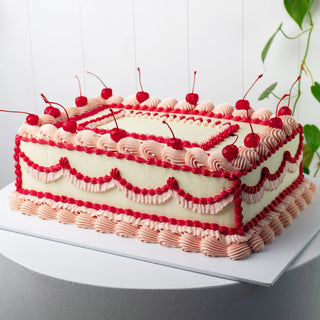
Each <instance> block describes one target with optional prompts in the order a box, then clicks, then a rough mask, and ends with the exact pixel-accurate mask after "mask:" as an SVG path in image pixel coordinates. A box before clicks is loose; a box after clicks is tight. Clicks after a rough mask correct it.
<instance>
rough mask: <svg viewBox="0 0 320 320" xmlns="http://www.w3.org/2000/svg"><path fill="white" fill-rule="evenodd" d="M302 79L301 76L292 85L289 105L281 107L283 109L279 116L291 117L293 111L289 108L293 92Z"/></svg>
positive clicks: (280, 110)
mask: <svg viewBox="0 0 320 320" xmlns="http://www.w3.org/2000/svg"><path fill="white" fill-rule="evenodd" d="M300 78H301V77H300V76H299V77H298V78H297V79H296V81H295V82H294V83H293V84H292V85H291V87H290V90H289V99H288V105H286V106H283V107H281V108H280V109H279V111H278V113H277V115H278V116H291V114H292V111H291V109H290V108H289V105H290V98H291V91H292V89H293V87H294V85H295V84H296V83H297V82H298V81H299V80H300Z"/></svg>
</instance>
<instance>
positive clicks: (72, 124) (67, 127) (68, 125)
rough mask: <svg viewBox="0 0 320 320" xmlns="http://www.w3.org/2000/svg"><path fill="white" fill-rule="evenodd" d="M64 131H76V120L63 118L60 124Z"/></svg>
mask: <svg viewBox="0 0 320 320" xmlns="http://www.w3.org/2000/svg"><path fill="white" fill-rule="evenodd" d="M62 128H63V130H64V131H67V132H70V133H75V132H76V131H77V122H76V121H74V120H70V119H69V120H65V121H64V122H63V124H62Z"/></svg>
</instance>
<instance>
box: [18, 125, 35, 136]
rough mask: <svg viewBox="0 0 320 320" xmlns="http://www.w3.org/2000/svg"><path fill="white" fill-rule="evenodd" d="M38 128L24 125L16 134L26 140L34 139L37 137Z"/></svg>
mask: <svg viewBox="0 0 320 320" xmlns="http://www.w3.org/2000/svg"><path fill="white" fill-rule="evenodd" d="M38 130H39V127H38V126H30V125H29V124H27V123H24V124H23V125H22V126H21V128H20V129H19V131H18V134H20V135H21V136H24V137H27V138H36V137H37V136H38Z"/></svg>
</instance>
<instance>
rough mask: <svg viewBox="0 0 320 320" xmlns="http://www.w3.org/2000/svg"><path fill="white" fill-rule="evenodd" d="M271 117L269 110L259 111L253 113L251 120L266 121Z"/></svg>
mask: <svg viewBox="0 0 320 320" xmlns="http://www.w3.org/2000/svg"><path fill="white" fill-rule="evenodd" d="M271 115H272V112H271V111H270V110H269V109H259V110H256V111H255V112H253V114H252V116H251V118H252V119H259V120H261V121H263V120H268V119H269V118H270V117H271Z"/></svg>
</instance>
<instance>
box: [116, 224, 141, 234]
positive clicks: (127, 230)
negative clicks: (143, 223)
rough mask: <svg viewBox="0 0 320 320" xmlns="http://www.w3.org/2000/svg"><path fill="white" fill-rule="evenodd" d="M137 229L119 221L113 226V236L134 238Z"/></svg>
mask: <svg viewBox="0 0 320 320" xmlns="http://www.w3.org/2000/svg"><path fill="white" fill-rule="evenodd" d="M137 231H138V228H137V227H135V226H133V225H131V224H130V223H128V222H126V221H119V222H118V223H117V224H116V226H115V234H117V235H118V236H120V237H125V238H134V237H135V236H136V234H137Z"/></svg>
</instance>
